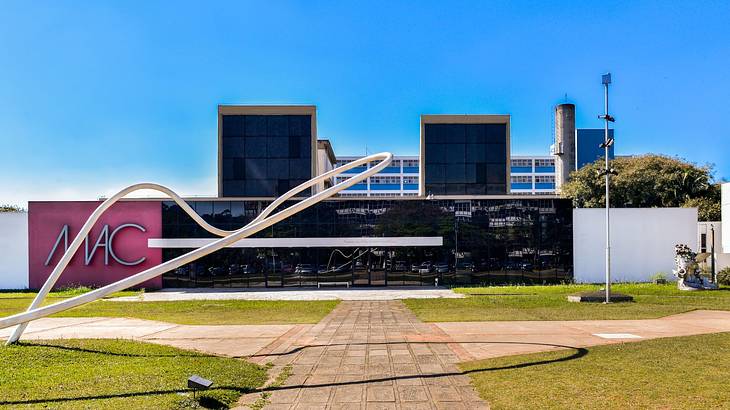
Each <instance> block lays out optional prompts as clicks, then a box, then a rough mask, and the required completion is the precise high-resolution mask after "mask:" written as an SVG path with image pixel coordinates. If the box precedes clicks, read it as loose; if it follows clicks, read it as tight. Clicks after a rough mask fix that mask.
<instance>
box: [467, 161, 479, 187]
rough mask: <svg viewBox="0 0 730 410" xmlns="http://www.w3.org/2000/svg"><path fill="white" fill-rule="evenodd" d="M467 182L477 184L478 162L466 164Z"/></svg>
mask: <svg viewBox="0 0 730 410" xmlns="http://www.w3.org/2000/svg"><path fill="white" fill-rule="evenodd" d="M465 182H466V183H467V184H475V183H476V182H477V164H466V180H465Z"/></svg>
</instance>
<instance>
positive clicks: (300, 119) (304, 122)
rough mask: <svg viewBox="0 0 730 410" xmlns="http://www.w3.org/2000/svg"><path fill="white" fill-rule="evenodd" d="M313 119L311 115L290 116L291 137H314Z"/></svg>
mask: <svg viewBox="0 0 730 410" xmlns="http://www.w3.org/2000/svg"><path fill="white" fill-rule="evenodd" d="M311 122H312V117H311V116H309V115H290V116H289V135H290V136H293V137H310V138H311V136H312V127H311Z"/></svg>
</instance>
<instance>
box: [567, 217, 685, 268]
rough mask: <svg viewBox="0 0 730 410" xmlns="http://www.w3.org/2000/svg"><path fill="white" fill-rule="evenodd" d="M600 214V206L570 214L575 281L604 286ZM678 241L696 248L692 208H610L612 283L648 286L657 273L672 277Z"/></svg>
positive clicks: (603, 256)
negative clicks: (642, 283) (644, 283)
mask: <svg viewBox="0 0 730 410" xmlns="http://www.w3.org/2000/svg"><path fill="white" fill-rule="evenodd" d="M605 215H606V211H605V209H603V208H593V209H586V208H582V209H574V210H573V268H574V278H575V281H576V282H580V283H600V282H605V260H606V257H605V252H606V250H605V247H606V239H605V238H606V231H605V226H606V223H605ZM678 243H684V244H687V245H688V246H689V247H690V248H692V249H697V208H615V209H613V208H612V209H611V279H612V282H647V281H649V280H650V277H651V275H653V274H655V273H657V272H664V273H665V274H667V279H669V280H672V279H674V275H673V274H672V269H673V268H674V245H675V244H678Z"/></svg>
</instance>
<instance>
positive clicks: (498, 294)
mask: <svg viewBox="0 0 730 410" xmlns="http://www.w3.org/2000/svg"><path fill="white" fill-rule="evenodd" d="M599 288H600V286H597V285H553V286H493V287H482V288H458V289H455V291H457V292H460V293H464V294H466V295H467V297H466V298H464V299H408V300H405V301H404V302H405V304H406V306H408V307H409V308H410V309H411V310H412V311H413V312H414V313H415V314H416V316H418V317H419V318H420V319H421V320H423V321H426V322H462V321H482V320H580V319H647V318H657V317H662V316H667V315H671V314H675V313H681V312H687V311H690V310H695V309H718V310H730V288H727V287H725V288H722V289H721V290H718V291H704V292H702V291H695V292H687V291H680V290H677V287H676V285H674V284H667V285H654V284H644V283H642V284H617V285H614V286H613V287H612V289H613V290H614V291H616V292H621V293H626V294H629V295H632V296H634V302H628V303H614V304H610V305H603V304H601V303H571V302H568V301H567V299H566V297H567V295H570V294H572V293H576V292H582V291H595V290H598V289H599Z"/></svg>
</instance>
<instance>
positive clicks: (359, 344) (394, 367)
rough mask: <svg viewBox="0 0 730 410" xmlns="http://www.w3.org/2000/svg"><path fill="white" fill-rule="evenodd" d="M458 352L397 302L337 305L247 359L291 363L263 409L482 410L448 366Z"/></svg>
mask: <svg viewBox="0 0 730 410" xmlns="http://www.w3.org/2000/svg"><path fill="white" fill-rule="evenodd" d="M464 353H465V352H462V351H461V348H460V346H459V345H458V344H454V343H449V337H448V336H447V335H446V334H445V333H443V332H442V331H441V330H440V328H439V327H438V326H436V325H433V324H426V323H423V322H421V321H419V320H418V319H417V318H416V317H415V316H414V315H413V313H411V311H410V310H408V309H407V308H406V307H405V305H403V303H401V302H400V301H368V302H343V303H341V304H340V305H338V307H337V308H335V310H334V311H333V312H332V313H330V314H329V315H328V316H327V317H326V318H325V319H324V320H322V321H321V322H320V323H318V324H317V325H315V326H313V327H311V328H309V329H300V330H299V331H296V332H290V333H288V334H286V335H285V336H284V337H282V338H280V339H278V340H277V341H276V342H275V343H273V344H272V345H270V346H267V347H266V348H265V349H264V350H262V351H261V352H259V353H257V354H256V355H255V356H254V357H252V358H251V360H253V361H256V362H259V363H268V362H271V363H274V365H275V366H276V368H282V367H283V366H286V365H291V370H292V375H291V376H290V377H289V378H288V379H287V380H286V382H285V383H284V385H283V386H281V387H279V388H274V389H270V391H271V397H270V398H269V401H270V403H269V404H268V405H267V406H266V407H264V408H265V409H291V408H293V409H442V408H443V409H446V408H448V409H487V408H489V406H488V405H487V404H486V403H484V402H483V401H482V400H481V399H480V398H479V397H478V396H477V394H476V393H475V392H474V390H473V389H472V387H471V386H470V384H469V383H470V382H469V377H468V376H466V375H462V374H460V372H459V369H458V367H457V366H456V364H457V363H458V362H460V361H461V358H460V357H461V356H462V355H463V354H464ZM276 368H275V369H274V370H275V371H276V370H277V369H276ZM254 399H255V395H251V396H249V397H247V398H244V401H246V400H248V402H249V403H250V402H251V401H252V400H254Z"/></svg>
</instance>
